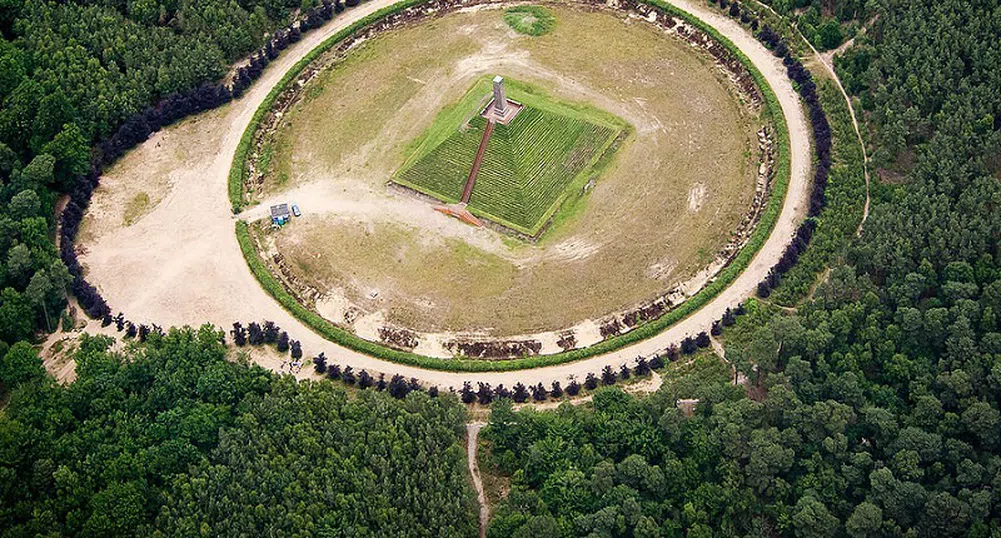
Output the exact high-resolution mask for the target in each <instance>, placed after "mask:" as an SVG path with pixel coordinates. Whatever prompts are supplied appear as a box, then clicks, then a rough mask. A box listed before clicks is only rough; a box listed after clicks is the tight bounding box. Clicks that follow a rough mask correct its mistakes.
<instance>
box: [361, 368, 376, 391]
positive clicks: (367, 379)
mask: <svg viewBox="0 0 1001 538" xmlns="http://www.w3.org/2000/svg"><path fill="white" fill-rule="evenodd" d="M373 383H375V381H374V380H373V379H372V376H371V375H370V374H369V373H368V371H367V370H362V371H361V372H359V373H358V388H361V389H367V388H369V387H371V386H372V384H373Z"/></svg>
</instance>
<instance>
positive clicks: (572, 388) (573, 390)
mask: <svg viewBox="0 0 1001 538" xmlns="http://www.w3.org/2000/svg"><path fill="white" fill-rule="evenodd" d="M567 394H568V395H570V396H576V395H578V394H580V383H578V382H577V380H576V379H571V380H570V383H567Z"/></svg>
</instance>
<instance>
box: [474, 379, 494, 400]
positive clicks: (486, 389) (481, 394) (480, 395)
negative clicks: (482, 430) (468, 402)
mask: <svg viewBox="0 0 1001 538" xmlns="http://www.w3.org/2000/svg"><path fill="white" fill-rule="evenodd" d="M479 388H480V390H478V391H476V399H477V400H478V401H479V402H480V403H481V404H482V405H490V402H492V401H493V399H494V391H493V390H492V389H491V388H490V383H479Z"/></svg>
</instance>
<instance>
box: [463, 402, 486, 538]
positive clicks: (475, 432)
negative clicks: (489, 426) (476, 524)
mask: <svg viewBox="0 0 1001 538" xmlns="http://www.w3.org/2000/svg"><path fill="white" fill-rule="evenodd" d="M484 426H486V424H485V423H483V422H470V423H469V424H466V461H467V462H468V464H469V475H470V476H471V477H473V488H475V489H476V500H477V501H478V502H479V503H480V538H484V537H485V536H486V535H487V521H489V520H490V507H489V506H488V505H487V495H486V493H484V492H483V480H482V479H480V465H479V460H478V458H477V456H476V452H477V449H478V448H479V438H480V430H481V429H483V427H484Z"/></svg>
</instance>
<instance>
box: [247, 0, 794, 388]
mask: <svg viewBox="0 0 1001 538" xmlns="http://www.w3.org/2000/svg"><path fill="white" fill-rule="evenodd" d="M424 1H426V0H409V1H407V2H405V3H401V4H396V5H394V6H391V7H388V8H385V9H383V10H380V11H378V12H376V13H373V14H372V15H370V16H368V17H365V18H364V19H362V20H360V21H358V22H357V23H355V24H353V25H351V26H349V27H348V28H345V29H344V30H342V31H340V32H338V33H337V34H335V35H333V36H331V37H330V38H329V39H327V40H326V41H324V42H323V43H322V44H320V45H319V46H318V47H317V48H316V49H313V51H312V52H310V53H309V54H308V55H307V56H306V57H304V58H303V59H302V60H300V61H299V62H298V63H297V64H296V65H295V66H294V67H292V69H290V70H289V72H288V73H286V75H285V76H284V77H283V78H282V81H281V82H279V83H278V84H277V85H276V86H275V87H274V88H272V90H271V92H270V93H269V94H268V96H267V98H266V99H265V100H264V102H263V103H262V104H261V107H260V108H259V109H258V110H257V112H256V113H255V114H254V117H253V119H252V120H251V122H250V125H248V126H247V130H246V131H245V132H244V135H243V138H242V139H241V140H240V144H239V145H238V146H237V151H236V154H235V155H234V158H233V168H232V169H231V170H230V177H229V193H230V201H231V202H232V203H233V205H234V209H236V208H238V207H239V206H240V205H241V204H242V200H241V198H242V181H243V177H244V174H245V173H246V172H245V170H246V168H245V167H246V158H247V155H248V153H249V151H250V147H251V145H252V140H253V134H254V132H255V131H256V130H257V128H258V126H259V125H260V122H261V120H263V118H264V116H265V114H266V113H267V111H268V110H269V109H270V108H271V106H272V105H273V103H274V101H275V99H276V98H277V96H278V95H279V94H280V93H281V92H282V91H283V90H284V89H285V88H287V87H288V85H289V84H290V83H291V81H292V80H294V79H295V77H296V76H298V74H299V73H300V72H301V71H302V70H303V69H304V68H305V67H306V66H307V65H308V64H309V63H310V62H311V61H313V60H314V59H316V58H317V57H318V56H319V55H320V54H322V53H323V52H325V51H327V50H329V49H330V48H331V47H333V46H335V45H336V44H337V43H338V42H340V41H341V40H343V39H344V38H345V37H347V36H349V35H351V34H352V33H353V32H355V31H357V30H359V29H361V28H364V27H365V26H367V25H369V24H372V23H374V22H376V21H378V20H379V19H381V18H383V17H385V16H387V15H389V14H392V13H395V12H398V11H401V10H403V9H406V8H408V7H411V6H415V5H419V4H422V3H423V2H424ZM641 1H642V2H643V3H645V4H647V5H650V6H653V7H656V8H657V9H659V10H661V11H662V12H664V13H667V14H669V15H672V16H674V17H678V18H680V19H682V20H684V21H685V22H686V23H687V24H690V25H692V26H694V27H696V28H699V29H701V30H702V31H704V32H706V33H707V34H709V35H710V36H711V37H712V38H713V39H714V40H716V41H717V42H719V43H720V44H722V45H723V46H724V47H726V48H727V49H728V50H730V51H731V52H733V54H734V55H735V56H736V57H737V58H738V59H739V60H740V62H741V63H742V64H743V65H744V66H745V67H747V69H748V71H750V73H751V76H752V77H753V78H754V81H755V83H756V84H757V86H758V88H760V90H761V93H762V95H763V96H764V100H765V114H766V115H767V116H770V117H771V119H772V123H773V125H774V126H775V129H776V136H775V138H776V161H775V178H774V180H773V183H772V192H771V194H770V195H769V197H768V201H767V202H766V206H765V210H764V212H763V213H762V215H761V219H760V221H759V222H758V226H757V227H756V228H755V229H754V232H752V235H751V238H750V240H749V241H748V243H747V244H746V245H745V246H744V248H743V249H741V251H740V253H738V254H737V256H736V257H735V258H734V259H733V261H731V262H730V264H729V265H728V266H727V267H726V268H725V269H724V270H723V271H721V272H720V274H719V275H717V276H716V279H715V280H713V282H712V283H711V284H709V285H708V286H706V287H705V288H703V289H702V290H701V291H699V292H698V293H696V294H695V295H694V296H692V297H691V298H689V299H688V300H687V301H685V302H684V303H682V304H681V305H680V306H678V307H677V308H675V309H673V310H671V311H669V312H667V313H666V314H664V315H663V316H661V317H659V318H657V319H656V320H653V321H651V322H649V323H647V324H645V325H641V326H639V327H637V328H636V329H633V330H632V331H630V332H627V333H625V334H622V335H619V336H616V337H613V338H609V339H607V340H603V341H601V342H599V343H597V344H595V345H593V346H590V347H587V348H584V349H577V350H572V351H567V352H564V353H557V354H554V355H543V356H534V357H521V358H517V359H511V360H503V361H485V360H472V359H463V358H455V359H440V358H436V357H428V356H425V355H418V354H416V353H409V352H405V351H399V350H395V349H391V348H388V347H386V346H383V345H380V344H377V343H374V342H370V341H368V340H365V339H363V338H360V337H358V336H356V335H354V334H352V333H350V332H348V331H345V330H344V329H341V328H339V327H337V326H335V325H334V324H333V323H331V322H330V321H328V320H326V319H324V318H323V317H322V316H320V315H319V314H317V313H315V312H313V311H311V310H309V309H307V308H306V307H304V306H302V304H300V303H299V302H298V301H297V300H296V299H295V297H293V296H292V295H291V294H290V293H288V291H287V290H285V288H284V287H282V285H281V283H279V282H278V280H277V279H276V278H275V277H274V275H272V274H271V272H270V271H269V270H268V268H267V266H266V265H265V264H264V261H263V260H262V259H261V257H260V254H259V253H258V252H257V250H256V249H255V248H254V243H253V239H252V238H251V237H250V231H249V227H248V225H247V223H246V222H243V221H238V222H237V223H236V237H237V241H238V242H239V244H240V249H241V251H242V252H243V256H244V258H245V259H246V261H247V265H248V266H249V267H250V270H251V272H253V273H254V276H255V277H256V278H257V280H258V282H259V283H260V284H261V287H262V288H264V290H265V291H267V292H268V293H269V294H271V296H272V297H274V298H275V300H276V301H278V303H279V304H281V305H282V306H283V307H284V308H285V309H286V310H288V311H289V312H290V313H291V314H292V315H293V316H295V317H296V318H297V319H299V321H301V322H303V323H304V324H306V325H307V326H309V327H311V328H312V329H313V330H314V331H316V332H317V334H320V335H321V336H323V337H325V338H327V339H329V340H331V341H333V342H336V343H337V344H340V345H342V346H345V347H347V348H350V349H353V350H356V351H359V352H361V353H366V354H368V355H371V356H373V357H377V358H380V359H383V360H387V361H392V362H398V363H401V364H409V365H413V366H418V367H421V368H428V369H433V370H445V371H454V372H489V371H513V370H523V369H527V368H541V367H544V366H552V365H555V364H563V363H567V362H572V361H577V360H581V359H585V358H588V357H593V356H596V355H601V354H604V353H608V352H611V351H614V350H616V349H620V348H623V347H625V346H628V345H630V344H633V343H636V342H639V341H641V340H644V339H646V338H649V337H651V336H653V335H655V334H657V333H660V332H661V331H663V330H665V329H666V328H668V327H670V326H671V325H673V324H675V323H677V322H678V321H681V320H682V319H684V318H685V317H687V316H689V315H690V314H692V313H693V312H695V311H697V310H698V309H700V308H702V306H704V305H705V304H706V303H708V302H709V301H711V300H712V299H713V298H715V297H716V296H717V295H719V293H720V292H721V291H723V290H724V289H726V288H727V287H728V286H729V285H730V284H731V283H733V281H734V280H735V279H736V278H737V277H738V276H739V275H740V273H742V272H743V271H744V269H746V268H747V266H748V265H750V263H751V259H752V258H754V255H755V254H757V252H758V250H760V249H761V246H762V245H763V244H764V242H765V240H767V239H768V236H769V235H770V234H771V232H772V229H773V228H774V227H775V221H776V220H777V219H778V216H779V213H780V212H781V210H782V205H783V203H784V202H785V195H786V191H787V189H788V187H789V173H790V163H789V128H788V126H787V125H786V121H785V116H784V115H783V114H782V108H781V107H780V106H779V103H778V99H777V98H776V96H775V93H774V92H773V91H772V89H771V87H770V86H768V83H767V82H766V81H765V79H764V76H763V75H762V74H761V72H760V71H759V70H758V69H757V67H755V66H754V64H752V63H751V61H750V60H749V59H748V58H747V56H746V55H745V54H744V53H743V52H741V51H740V49H738V48H737V47H736V46H735V45H734V44H733V42H732V41H730V40H729V39H727V38H726V37H724V36H723V35H722V34H720V33H719V32H718V31H716V29H715V28H713V27H711V26H709V25H707V24H705V23H703V22H702V21H701V20H699V19H697V18H695V17H693V16H692V15H690V14H689V13H688V12H686V11H683V10H681V9H678V8H676V7H674V6H672V5H670V4H666V3H664V2H661V1H660V0H641ZM523 102H524V101H523ZM445 112H447V111H443V112H442V113H443V114H444V113H445ZM452 112H453V113H454V112H455V111H454V110H453V111H452ZM596 112H600V111H596Z"/></svg>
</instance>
